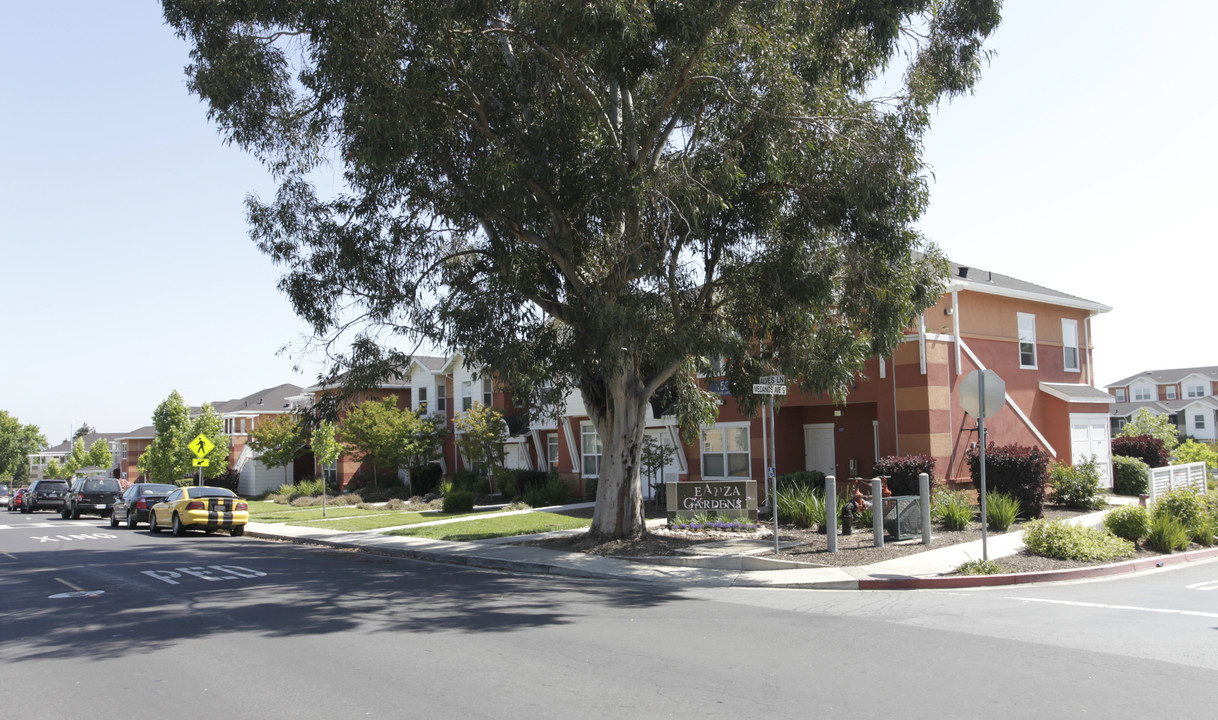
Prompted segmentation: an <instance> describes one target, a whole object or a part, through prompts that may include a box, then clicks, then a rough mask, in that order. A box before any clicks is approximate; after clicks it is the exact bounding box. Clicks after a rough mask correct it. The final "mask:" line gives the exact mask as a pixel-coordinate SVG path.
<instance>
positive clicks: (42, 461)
mask: <svg viewBox="0 0 1218 720" xmlns="http://www.w3.org/2000/svg"><path fill="white" fill-rule="evenodd" d="M123 436H124V433H99V432H91V433H88V434H87V435H84V436H83V438H84V441H85V450H88V449H89V448H91V447H93V443H95V442H97V441H98V440H105V441H106V445H107V446H109V448H110V456H111V457H112V458H114V462H112V463H111V464H110V467H108V468H99V467H86V468H80V469H79V470H77V471H76V474H77V475H95V476H96V475H104V476H107V477H116V478H117V477H121V474H120V473H121V472H122V461H121V453H122V437H123ZM75 442H76V441H75V440H66V441H64V442H61V443H59V444H58V445H55V446H54V447H49V448H47V449H45V450H43V451H42V452H36V453H31V454H30V477H29V481H30V482H34V481H35V480H42V479H43V478H45V477H46V469H47V465H48V464H50V462H51V460H55V461H56V462H58V463H59V464H60V465H61V466H62V465H63V464H64V462H66V461H67V459H68V457H69V456H70V455H71V454H72V445H73V444H74V443H75Z"/></svg>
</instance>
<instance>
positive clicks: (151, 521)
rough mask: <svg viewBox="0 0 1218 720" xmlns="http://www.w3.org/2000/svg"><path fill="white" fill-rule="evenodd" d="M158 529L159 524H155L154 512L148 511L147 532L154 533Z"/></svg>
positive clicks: (158, 530)
mask: <svg viewBox="0 0 1218 720" xmlns="http://www.w3.org/2000/svg"><path fill="white" fill-rule="evenodd" d="M160 531H161V526H160V525H157V524H156V513H148V532H150V533H153V534H154V535H155V534H156V533H159V532H160Z"/></svg>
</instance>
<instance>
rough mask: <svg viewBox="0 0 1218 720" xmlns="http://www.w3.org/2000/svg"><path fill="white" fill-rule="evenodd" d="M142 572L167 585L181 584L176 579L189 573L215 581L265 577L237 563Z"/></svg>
mask: <svg viewBox="0 0 1218 720" xmlns="http://www.w3.org/2000/svg"><path fill="white" fill-rule="evenodd" d="M213 570H214V571H215V572H218V573H225V574H224V575H213V574H212V571H213ZM140 572H142V573H143V574H145V575H147V576H148V577H150V578H156V579H157V580H160V581H161V582H163V583H167V584H169V585H181V584H182V583H180V582H178V580H179V579H180V578H181V577H182V576H183V575H191V576H193V577H197V578H199V579H201V580H207V581H208V582H215V581H217V580H236V579H237V578H256V577H265V576H266V573H264V572H258V571H257V570H250V569H249V568H245V567H240V566H238V565H208V566H207V567H202V566H197V567H180V568H174V569H173V570H141V571H140Z"/></svg>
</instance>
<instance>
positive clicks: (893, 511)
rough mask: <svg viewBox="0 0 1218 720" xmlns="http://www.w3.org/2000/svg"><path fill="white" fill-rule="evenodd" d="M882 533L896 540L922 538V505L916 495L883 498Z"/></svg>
mask: <svg viewBox="0 0 1218 720" xmlns="http://www.w3.org/2000/svg"><path fill="white" fill-rule="evenodd" d="M884 532H885V534H887V535H888V536H889V537H892V538H894V539H896V540H912V539H913V538H920V537H922V505H921V498H919V497H918V496H917V495H893V496H892V497H886V498H884Z"/></svg>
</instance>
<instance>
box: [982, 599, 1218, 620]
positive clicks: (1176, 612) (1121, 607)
mask: <svg viewBox="0 0 1218 720" xmlns="http://www.w3.org/2000/svg"><path fill="white" fill-rule="evenodd" d="M1006 599H1007V600H1021V601H1023V602H1039V603H1049V604H1050V605H1070V606H1072V607H1085V608H1099V609H1101V610H1134V611H1136V612H1148V613H1159V614H1163V615H1193V616H1196V617H1205V618H1218V613H1212V612H1200V611H1198V610H1173V609H1170V608H1148V607H1138V606H1137V605H1106V604H1104V603H1089V602H1076V601H1074V600H1048V599H1045V598H1026V597H1008V598H1006Z"/></svg>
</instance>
